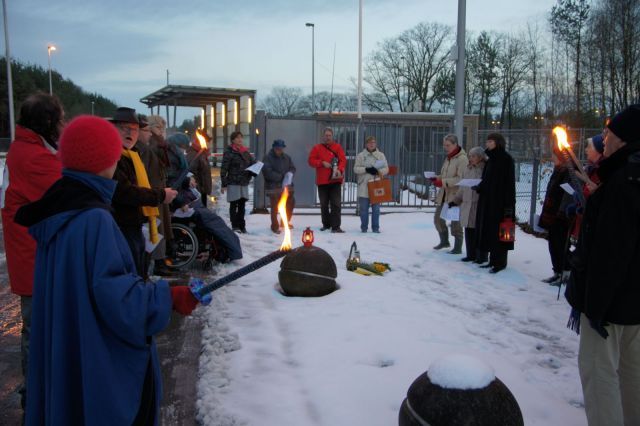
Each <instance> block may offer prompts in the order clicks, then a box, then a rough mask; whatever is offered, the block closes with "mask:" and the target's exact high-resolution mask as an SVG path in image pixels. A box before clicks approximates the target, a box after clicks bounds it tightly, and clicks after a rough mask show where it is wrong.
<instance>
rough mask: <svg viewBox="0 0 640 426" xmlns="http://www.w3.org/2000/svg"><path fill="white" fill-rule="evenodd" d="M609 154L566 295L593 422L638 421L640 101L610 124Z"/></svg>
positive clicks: (606, 135)
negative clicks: (578, 337)
mask: <svg viewBox="0 0 640 426" xmlns="http://www.w3.org/2000/svg"><path fill="white" fill-rule="evenodd" d="M604 157H605V158H604V160H602V162H601V163H600V168H599V172H598V175H599V177H600V180H601V184H600V187H599V188H598V190H597V191H595V192H594V193H593V194H592V195H591V196H590V197H589V198H588V199H587V204H586V208H585V213H584V218H583V222H582V226H581V229H580V237H579V239H578V245H577V247H576V251H575V253H574V256H573V259H572V272H571V278H570V281H569V284H568V285H567V290H566V292H565V297H566V298H567V300H568V302H569V304H571V306H572V308H573V309H572V312H571V318H570V320H569V326H570V327H571V328H573V329H574V330H575V331H576V332H580V331H581V333H580V349H579V354H578V367H579V371H580V379H581V381H582V389H583V393H584V405H585V411H586V414H587V420H588V422H589V425H590V426H593V425H623V424H624V425H638V424H640V272H638V264H640V245H639V244H638V241H640V104H636V105H631V106H629V107H627V108H626V109H625V110H623V111H622V112H620V113H619V114H617V115H616V116H615V117H614V118H613V119H612V120H611V121H610V122H609V123H608V124H607V126H606V127H605V129H604ZM580 323H582V327H581V328H580Z"/></svg>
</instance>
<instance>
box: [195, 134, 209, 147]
mask: <svg viewBox="0 0 640 426" xmlns="http://www.w3.org/2000/svg"><path fill="white" fill-rule="evenodd" d="M196 138H197V139H198V143H199V144H200V149H202V150H205V149H207V140H206V139H205V138H204V136H202V135H201V134H200V132H199V131H198V130H196Z"/></svg>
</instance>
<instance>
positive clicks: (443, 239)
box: [433, 231, 451, 250]
mask: <svg viewBox="0 0 640 426" xmlns="http://www.w3.org/2000/svg"><path fill="white" fill-rule="evenodd" d="M447 247H451V245H450V244H449V232H447V231H445V232H441V233H440V244H438V245H437V246H435V247H433V249H434V250H440V249H443V248H447Z"/></svg>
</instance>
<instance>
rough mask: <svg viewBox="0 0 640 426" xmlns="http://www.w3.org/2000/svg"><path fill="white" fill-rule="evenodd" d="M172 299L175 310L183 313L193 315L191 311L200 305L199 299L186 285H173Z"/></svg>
mask: <svg viewBox="0 0 640 426" xmlns="http://www.w3.org/2000/svg"><path fill="white" fill-rule="evenodd" d="M171 299H172V300H173V310H174V311H176V312H178V313H179V314H182V315H191V312H193V310H194V309H195V308H196V306H198V299H196V298H195V296H194V295H193V293H191V289H190V288H189V287H187V286H186V285H180V286H176V287H171Z"/></svg>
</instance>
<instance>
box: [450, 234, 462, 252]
mask: <svg viewBox="0 0 640 426" xmlns="http://www.w3.org/2000/svg"><path fill="white" fill-rule="evenodd" d="M449 254H462V237H456V240H455V242H454V244H453V248H452V249H451V250H449Z"/></svg>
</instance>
